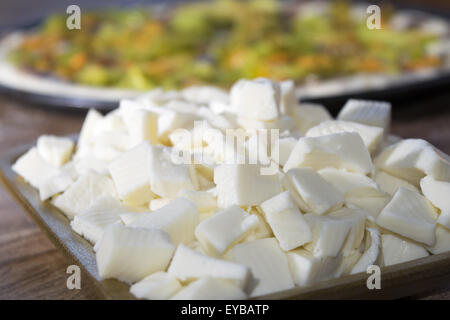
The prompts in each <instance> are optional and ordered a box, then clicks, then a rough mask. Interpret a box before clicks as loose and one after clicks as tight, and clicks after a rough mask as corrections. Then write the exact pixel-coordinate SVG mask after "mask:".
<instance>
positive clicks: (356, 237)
mask: <svg viewBox="0 0 450 320" xmlns="http://www.w3.org/2000/svg"><path fill="white" fill-rule="evenodd" d="M329 216H330V217H335V218H340V219H344V220H349V221H350V224H351V225H352V227H351V229H350V232H349V234H348V236H347V239H346V240H345V243H344V245H343V247H342V248H341V251H342V253H343V255H344V257H347V256H349V255H350V254H351V253H352V251H354V250H356V249H358V248H359V247H360V246H361V243H362V241H363V238H364V231H365V225H366V217H367V213H366V212H365V211H362V210H358V209H354V208H342V209H339V210H337V211H333V212H331V213H330V214H329Z"/></svg>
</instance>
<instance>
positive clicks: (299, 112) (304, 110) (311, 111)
mask: <svg viewBox="0 0 450 320" xmlns="http://www.w3.org/2000/svg"><path fill="white" fill-rule="evenodd" d="M291 116H292V117H293V119H294V124H295V127H296V128H297V130H298V131H300V133H301V134H303V135H304V134H306V132H307V131H308V130H309V129H310V128H312V127H314V126H316V125H318V124H319V123H321V122H323V121H327V120H331V119H332V117H331V115H330V113H329V112H328V110H327V109H325V107H324V106H322V105H320V104H315V103H300V105H299V106H298V107H297V108H295V109H294V110H293V113H292V115H291Z"/></svg>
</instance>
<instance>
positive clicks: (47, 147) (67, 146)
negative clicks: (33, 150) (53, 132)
mask: <svg viewBox="0 0 450 320" xmlns="http://www.w3.org/2000/svg"><path fill="white" fill-rule="evenodd" d="M73 148H74V143H73V141H72V140H70V139H69V138H60V137H56V136H50V135H42V136H40V137H39V138H38V140H37V150H38V152H39V155H40V156H41V157H42V158H43V159H44V160H45V161H47V162H48V163H50V164H52V165H54V166H56V167H61V166H62V165H63V164H65V163H66V162H67V161H69V160H70V157H71V156H72V151H73Z"/></svg>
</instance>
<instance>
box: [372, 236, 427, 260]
mask: <svg viewBox="0 0 450 320" xmlns="http://www.w3.org/2000/svg"><path fill="white" fill-rule="evenodd" d="M381 246H382V253H383V263H384V265H385V266H390V265H394V264H399V263H403V262H408V261H411V260H416V259H420V258H423V257H427V256H429V254H428V252H427V250H425V249H424V248H423V247H421V246H419V245H417V244H415V243H413V242H410V241H406V240H404V239H401V238H398V237H396V236H394V235H391V234H382V235H381Z"/></svg>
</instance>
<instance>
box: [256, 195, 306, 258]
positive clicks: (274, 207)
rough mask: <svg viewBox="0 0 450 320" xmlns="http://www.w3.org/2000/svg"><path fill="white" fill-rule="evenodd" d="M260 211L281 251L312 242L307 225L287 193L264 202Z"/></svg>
mask: <svg viewBox="0 0 450 320" xmlns="http://www.w3.org/2000/svg"><path fill="white" fill-rule="evenodd" d="M261 209H262V210H263V212H264V214H265V217H266V220H267V222H268V223H269V225H270V227H271V229H272V231H273V233H274V235H275V237H276V238H277V240H278V242H279V243H280V247H281V249H283V250H285V251H289V250H292V249H295V248H297V247H300V246H302V245H304V244H305V243H307V242H310V241H311V240H312V234H311V230H310V228H309V225H308V223H307V222H306V221H305V218H303V215H302V213H301V212H300V211H299V210H298V208H297V206H296V204H295V202H294V201H293V200H292V198H291V196H290V195H289V191H284V192H282V193H280V194H278V195H276V196H275V197H273V198H270V199H268V200H266V201H264V202H263V203H262V204H261Z"/></svg>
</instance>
